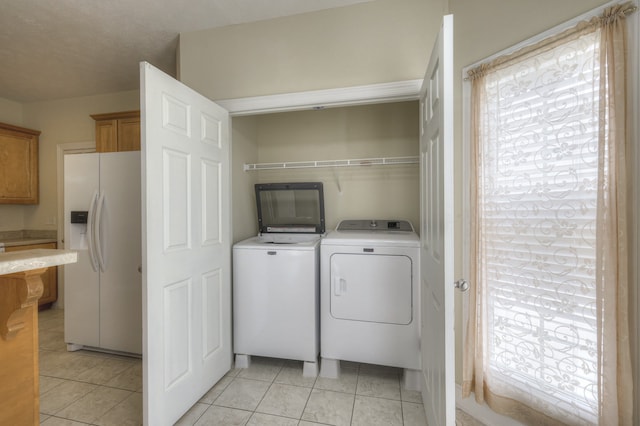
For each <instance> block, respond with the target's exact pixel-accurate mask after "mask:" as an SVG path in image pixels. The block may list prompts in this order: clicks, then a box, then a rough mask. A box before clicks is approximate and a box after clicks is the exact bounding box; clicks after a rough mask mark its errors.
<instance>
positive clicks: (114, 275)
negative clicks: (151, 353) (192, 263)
mask: <svg viewBox="0 0 640 426" xmlns="http://www.w3.org/2000/svg"><path fill="white" fill-rule="evenodd" d="M100 200H101V202H100V204H99V205H98V210H97V212H98V214H97V215H96V217H97V218H99V222H98V223H96V245H97V246H98V248H99V250H98V252H99V253H100V254H101V259H100V264H101V265H102V269H103V270H104V272H103V273H102V276H101V281H100V347H101V348H103V349H109V350H114V351H122V352H131V353H136V354H141V353H142V275H141V274H140V272H139V267H140V265H141V261H142V260H141V238H140V226H141V224H140V221H141V217H140V152H139V151H127V152H113V153H108V154H101V156H100Z"/></svg>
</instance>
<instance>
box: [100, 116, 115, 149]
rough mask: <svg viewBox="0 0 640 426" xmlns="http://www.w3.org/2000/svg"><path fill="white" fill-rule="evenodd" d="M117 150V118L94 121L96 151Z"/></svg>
mask: <svg viewBox="0 0 640 426" xmlns="http://www.w3.org/2000/svg"><path fill="white" fill-rule="evenodd" d="M117 150H118V120H100V121H96V151H98V152H114V151H117Z"/></svg>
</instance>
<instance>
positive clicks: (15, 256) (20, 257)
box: [0, 249, 78, 275]
mask: <svg viewBox="0 0 640 426" xmlns="http://www.w3.org/2000/svg"><path fill="white" fill-rule="evenodd" d="M77 261H78V253H77V252H76V251H74V250H58V249H33V250H23V251H13V252H9V253H0V275H5V274H13V273H15V272H22V271H29V270H31V269H38V268H48V267H49V266H58V265H64V264H67V263H76V262H77Z"/></svg>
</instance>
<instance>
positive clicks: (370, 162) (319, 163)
mask: <svg viewBox="0 0 640 426" xmlns="http://www.w3.org/2000/svg"><path fill="white" fill-rule="evenodd" d="M418 161H419V158H418V157H417V156H416V157H379V158H356V159H348V160H311V161H288V162H282V163H255V164H245V165H244V171H245V172H247V171H254V170H276V169H311V168H320V167H360V166H390V165H397V164H418Z"/></svg>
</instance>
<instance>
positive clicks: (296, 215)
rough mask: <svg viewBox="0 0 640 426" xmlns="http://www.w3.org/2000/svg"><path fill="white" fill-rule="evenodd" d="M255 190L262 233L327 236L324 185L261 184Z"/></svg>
mask: <svg viewBox="0 0 640 426" xmlns="http://www.w3.org/2000/svg"><path fill="white" fill-rule="evenodd" d="M255 189H256V205H257V208H258V230H259V232H260V233H261V234H273V233H292V234H324V232H325V221H324V195H323V191H322V182H294V183H259V184H256V186H255Z"/></svg>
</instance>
